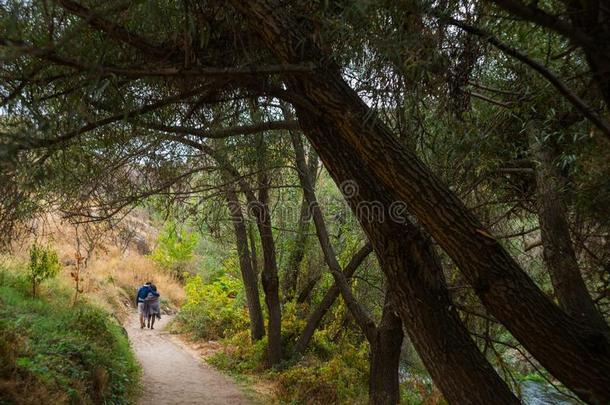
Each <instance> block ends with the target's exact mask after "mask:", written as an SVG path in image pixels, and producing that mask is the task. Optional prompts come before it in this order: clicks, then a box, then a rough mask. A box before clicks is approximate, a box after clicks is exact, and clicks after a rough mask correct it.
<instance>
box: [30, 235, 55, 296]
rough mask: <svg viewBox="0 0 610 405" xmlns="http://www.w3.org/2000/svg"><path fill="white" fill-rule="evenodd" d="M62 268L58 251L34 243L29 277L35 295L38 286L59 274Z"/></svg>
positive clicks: (31, 249) (31, 251) (31, 250)
mask: <svg viewBox="0 0 610 405" xmlns="http://www.w3.org/2000/svg"><path fill="white" fill-rule="evenodd" d="M60 269H61V266H60V265H59V259H58V258H57V252H55V251H54V250H53V249H51V248H49V247H43V246H40V245H38V244H37V243H34V244H33V245H32V247H31V248H30V263H29V264H28V278H29V280H30V283H31V285H32V295H33V296H34V297H35V296H36V294H37V291H38V286H40V284H41V283H42V282H43V281H45V280H48V279H50V278H53V277H55V276H57V274H58V273H59V270H60Z"/></svg>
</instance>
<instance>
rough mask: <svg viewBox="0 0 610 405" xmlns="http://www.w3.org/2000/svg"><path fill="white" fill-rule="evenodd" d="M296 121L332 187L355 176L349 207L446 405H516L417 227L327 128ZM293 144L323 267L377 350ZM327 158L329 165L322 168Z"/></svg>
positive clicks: (373, 334) (311, 121)
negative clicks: (373, 211) (369, 207)
mask: <svg viewBox="0 0 610 405" xmlns="http://www.w3.org/2000/svg"><path fill="white" fill-rule="evenodd" d="M299 121H300V122H301V123H302V125H303V128H304V130H305V131H306V133H307V134H308V136H309V137H310V138H311V139H313V142H314V146H315V147H316V149H317V150H318V152H319V155H320V157H321V158H322V160H323V161H324V164H325V165H327V167H328V168H329V171H330V173H331V175H332V176H333V179H334V180H335V182H336V183H337V184H343V183H344V182H345V181H348V180H349V181H351V179H353V178H354V176H359V179H360V180H361V182H360V183H359V185H360V186H361V187H360V189H359V190H358V192H356V193H352V194H351V195H350V198H349V199H348V202H349V203H350V206H351V207H352V210H353V211H354V212H355V214H356V216H357V217H358V219H359V220H360V224H361V225H362V226H363V228H364V230H365V231H366V233H367V234H368V236H369V240H371V242H372V245H373V248H374V249H375V253H376V254H377V257H378V259H379V263H380V265H381V268H382V270H383V272H384V273H385V275H386V277H387V279H388V282H389V283H392V285H393V286H394V287H395V289H396V298H397V300H396V302H397V310H398V311H399V313H400V316H401V318H402V320H403V323H404V326H405V328H406V329H407V332H408V333H409V336H410V337H411V340H412V341H413V344H414V346H415V348H416V350H417V351H418V352H419V353H420V356H421V358H422V360H423V361H424V364H425V365H426V368H427V369H428V371H429V372H430V375H431V376H432V378H433V379H434V382H435V383H436V384H437V386H438V387H439V388H440V390H441V391H442V392H443V394H444V395H445V397H446V398H447V400H448V401H450V402H453V403H480V404H489V403H494V404H516V403H518V401H517V399H516V398H515V396H514V395H513V394H512V392H511V391H510V389H509V388H508V387H507V386H506V384H505V383H504V381H502V379H501V378H500V377H499V376H498V375H497V373H496V372H495V370H494V369H493V367H492V366H491V364H489V362H487V360H486V359H485V357H484V356H483V355H482V353H481V352H480V351H479V349H478V348H477V346H476V345H475V343H474V342H473V341H472V339H471V338H470V335H469V333H468V330H466V328H465V327H464V325H463V324H462V322H461V320H460V319H459V316H458V314H457V312H456V310H455V308H454V307H453V305H452V302H451V299H450V297H449V294H448V291H447V288H446V285H445V280H444V275H443V271H442V268H441V267H440V263H439V262H438V260H437V259H436V257H435V256H434V253H433V251H432V249H431V247H430V246H429V243H428V242H427V241H426V240H425V239H424V238H423V236H422V235H421V234H420V233H419V231H418V230H417V228H416V227H414V226H413V225H411V224H410V223H408V221H407V219H406V218H405V217H402V216H400V215H397V212H396V211H395V209H392V208H391V207H392V204H391V202H390V201H389V200H388V199H387V198H386V197H385V196H387V190H385V189H384V188H383V187H381V185H379V183H377V181H376V180H375V179H374V178H373V177H372V176H371V175H370V173H369V172H368V170H367V169H366V167H362V166H361V165H360V164H359V162H358V160H357V159H354V151H353V150H352V149H351V147H350V146H349V145H347V144H345V143H344V142H342V141H341V140H340V139H339V138H338V137H335V136H333V133H332V132H330V131H329V129H328V128H329V127H328V126H327V125H324V123H323V122H320V120H318V119H311V118H310V117H309V116H307V115H306V114H300V115H299ZM292 141H293V144H294V145H295V154H296V156H297V159H296V162H297V168H298V169H299V177H300V179H301V183H302V185H303V190H304V192H305V196H306V197H307V199H308V202H309V204H310V206H311V207H312V216H313V220H314V224H315V225H316V232H317V234H318V239H319V240H320V246H321V247H322V250H323V251H324V252H325V258H326V259H327V263H328V265H329V267H330V268H331V272H332V274H333V276H334V277H335V282H336V283H337V285H338V287H339V290H340V292H341V295H342V296H343V298H344V300H345V302H346V305H347V306H348V308H349V309H350V312H351V313H352V315H354V318H356V321H357V322H358V324H359V326H360V327H361V329H362V330H363V332H364V334H365V336H366V337H367V340H368V341H369V342H375V340H376V336H377V331H376V328H375V326H374V324H373V325H372V326H371V325H370V323H371V322H370V321H368V320H367V319H365V318H366V317H365V315H364V314H362V313H361V312H362V311H359V308H358V307H357V306H356V305H355V304H354V303H353V300H352V299H351V297H350V293H349V289H347V290H348V291H346V287H345V281H344V278H342V276H343V275H342V274H341V275H340V276H339V275H338V274H337V273H339V272H338V271H337V270H336V267H337V266H338V264H337V263H336V259H335V260H334V261H333V255H332V248H329V247H328V245H329V243H328V235H327V233H326V231H325V226H324V222H323V218H322V215H321V212H320V207H319V206H318V204H317V202H316V200H315V194H314V193H313V189H312V188H311V186H309V185H308V183H307V178H306V177H305V176H303V173H304V171H303V170H302V159H301V158H300V157H299V155H300V153H299V149H301V148H300V147H299V142H300V138H298V137H296V136H295V135H293V136H292ZM333 150H340V151H341V154H333V153H331V151H333ZM329 156H332V159H329V160H325V157H329ZM373 201H374V202H375V203H376V204H377V207H378V208H380V209H381V210H382V212H378V214H380V216H379V217H371V216H367V215H366V213H367V212H370V211H366V210H363V209H362V207H363V204H367V203H368V202H373Z"/></svg>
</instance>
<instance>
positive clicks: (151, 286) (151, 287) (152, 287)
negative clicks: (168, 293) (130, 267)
mask: <svg viewBox="0 0 610 405" xmlns="http://www.w3.org/2000/svg"><path fill="white" fill-rule="evenodd" d="M150 289H151V290H153V291H154V292H157V286H156V285H154V284H151V285H150Z"/></svg>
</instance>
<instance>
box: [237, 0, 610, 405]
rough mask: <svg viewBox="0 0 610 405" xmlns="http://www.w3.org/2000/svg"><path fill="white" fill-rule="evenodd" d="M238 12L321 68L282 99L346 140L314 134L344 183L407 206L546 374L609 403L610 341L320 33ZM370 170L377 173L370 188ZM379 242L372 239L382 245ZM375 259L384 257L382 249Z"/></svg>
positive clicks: (296, 57) (295, 58)
mask: <svg viewBox="0 0 610 405" xmlns="http://www.w3.org/2000/svg"><path fill="white" fill-rule="evenodd" d="M231 4H232V5H233V6H234V7H235V8H236V9H237V10H238V11H240V12H241V13H242V14H243V15H244V16H245V17H246V20H247V21H248V23H249V24H250V27H251V28H252V29H253V30H254V31H255V32H256V33H257V34H258V35H259V36H260V38H261V39H262V41H263V42H264V43H265V44H266V45H267V47H268V48H269V49H270V50H271V51H272V52H273V53H274V54H275V55H276V57H277V58H278V59H279V60H280V61H281V62H283V63H300V62H302V61H308V62H315V63H318V69H317V71H316V72H315V73H314V74H304V75H300V76H299V77H298V78H297V77H294V78H291V76H290V75H289V74H288V75H287V84H288V91H287V92H285V93H282V95H283V97H284V98H286V99H287V100H288V101H290V102H292V103H293V105H294V106H295V108H296V110H297V112H298V113H299V114H298V115H299V118H301V116H303V115H304V114H311V113H314V115H315V119H316V120H318V121H320V122H323V123H324V125H325V126H326V127H327V128H328V130H330V131H329V134H328V136H330V137H331V138H337V140H340V141H341V144H340V145H335V147H334V148H330V149H329V148H327V145H328V144H330V143H331V141H333V140H334V139H316V134H315V133H313V132H309V133H308V135H307V136H308V137H309V138H310V140H311V141H312V144H313V145H314V148H315V149H316V151H317V152H318V155H319V156H320V158H321V159H322V160H323V161H324V164H325V165H326V166H327V168H329V171H330V172H331V174H332V175H333V176H334V177H335V180H339V181H342V180H346V179H347V178H349V179H352V180H354V179H355V180H358V181H359V182H361V183H362V187H363V188H364V187H366V188H367V189H371V190H372V189H374V188H373V186H374V184H373V183H375V184H379V185H380V186H382V187H383V192H384V193H385V194H384V196H386V197H388V198H390V199H394V200H401V201H403V202H404V203H406V204H407V206H408V208H409V211H410V212H411V213H412V214H413V215H415V216H416V217H417V219H418V221H419V222H420V223H421V224H422V225H423V226H424V228H425V229H426V230H427V231H428V232H429V233H430V235H431V236H432V237H434V239H435V240H436V242H437V243H438V244H439V245H440V246H441V247H442V248H443V249H444V250H445V251H446V252H447V254H448V255H449V256H450V257H451V258H452V259H453V261H454V262H455V263H456V264H457V266H458V267H459V269H460V270H461V271H462V273H463V274H464V276H465V278H466V279H467V280H468V282H469V283H470V285H472V286H473V288H474V290H475V292H476V294H477V295H478V296H479V298H480V299H481V301H482V303H483V304H484V305H485V306H486V307H487V309H488V310H489V312H490V313H491V314H492V315H494V316H495V317H496V318H497V319H498V320H499V321H500V322H502V324H503V325H504V326H505V327H506V328H507V329H508V330H509V331H510V332H511V333H512V334H513V336H515V338H517V339H518V340H519V341H520V342H521V343H522V344H523V345H524V347H525V348H526V349H527V350H528V351H529V352H530V353H531V354H532V355H533V356H534V357H535V358H536V359H537V360H538V361H539V362H540V363H541V364H542V365H543V366H544V367H545V368H546V369H547V370H549V371H550V372H551V373H552V374H553V375H554V376H555V377H556V378H557V379H559V380H560V381H561V382H563V383H564V384H565V385H566V386H567V387H569V388H570V389H572V390H573V391H574V392H575V393H576V394H577V395H578V396H579V397H580V398H582V399H583V400H586V401H590V402H608V401H610V337H608V336H606V335H605V334H603V333H601V332H600V331H599V330H597V329H594V328H591V327H588V326H587V325H585V324H583V323H582V322H580V321H579V320H576V319H574V318H573V317H571V316H569V315H568V314H566V313H565V312H564V311H563V310H561V309H560V308H559V307H558V306H557V305H555V304H554V303H553V302H552V301H551V300H550V299H549V298H548V297H546V296H545V294H544V293H543V292H542V291H541V290H540V289H539V288H538V287H537V286H536V284H535V283H534V282H533V281H532V279H531V278H530V277H529V276H528V275H527V274H526V273H525V272H524V271H523V269H521V267H520V266H519V264H518V263H517V262H516V261H515V260H514V259H513V258H512V257H511V256H510V255H509V254H508V253H507V251H506V250H505V249H504V248H503V247H502V245H501V244H500V243H499V242H498V241H497V240H496V239H494V238H493V236H491V235H490V234H489V232H488V231H486V230H485V228H484V226H483V225H482V223H481V222H480V221H479V220H478V219H477V218H476V217H475V216H474V215H473V214H472V212H470V211H469V210H468V209H467V208H466V207H465V205H464V204H463V203H462V202H461V201H460V200H459V199H458V197H457V196H456V195H455V194H454V193H453V192H452V191H451V190H450V189H449V188H448V187H447V186H446V185H445V184H444V183H443V182H442V181H441V180H440V179H439V178H438V177H437V176H436V175H434V173H432V172H431V171H430V169H429V168H427V167H426V166H425V165H424V164H423V163H422V162H421V160H420V159H419V158H418V157H417V156H416V155H415V154H414V153H413V152H411V151H409V150H407V149H405V148H404V147H403V146H402V145H401V144H400V143H399V142H398V141H397V139H396V138H395V137H394V136H393V135H392V134H391V132H390V131H389V129H388V128H387V126H386V125H384V124H383V123H382V122H381V120H379V119H378V118H377V117H376V116H375V114H374V113H373V112H372V111H371V109H370V108H369V107H368V106H367V105H366V104H365V103H364V102H363V101H362V100H361V99H360V97H359V96H358V94H357V93H356V92H354V91H353V89H351V88H350V87H349V85H348V84H347V83H346V82H345V81H344V80H343V78H342V77H341V74H340V70H339V69H338V67H337V66H335V65H334V63H332V62H330V58H328V57H327V55H324V54H323V53H322V51H320V49H319V48H318V46H317V44H316V43H315V42H314V40H315V38H317V36H316V35H314V34H313V28H312V27H311V26H309V25H308V24H307V23H303V21H301V20H300V21H299V22H297V21H295V20H294V19H293V18H291V16H290V15H289V14H288V13H287V11H286V10H287V9H286V8H283V7H282V6H281V5H280V4H278V3H277V2H276V1H271V0H256V1H248V2H240V1H237V0H231ZM337 146H338V148H337ZM346 150H349V151H350V152H349V154H350V157H349V158H350V159H353V160H354V161H355V162H358V166H359V169H360V170H359V171H360V172H359V171H354V172H351V175H350V176H349V177H347V178H345V177H343V176H339V175H338V173H337V169H336V168H335V166H334V165H333V161H338V160H339V159H341V158H342V157H343V156H345V155H347V154H348V152H346ZM364 168H367V169H368V170H367V171H369V172H370V174H371V176H370V178H369V179H367V180H366V181H363V180H364V175H363V173H362V171H363V169H364ZM372 197H373V198H375V197H376V196H375V195H373V196H372ZM373 236H375V235H373V234H372V233H371V234H369V237H370V238H371V242H373V244H374V245H375V241H374V240H373ZM375 251H376V252H377V253H378V255H379V254H380V253H382V251H377V247H376V248H375ZM381 259H382V258H381V257H380V260H381ZM401 316H402V314H401ZM403 320H404V318H403ZM422 355H423V353H422ZM452 373H454V374H455V371H453V372H452ZM437 383H439V385H440V383H441V381H438V382H437ZM475 386H477V388H480V387H481V384H478V383H477V384H476V385H475ZM456 388H457V387H456ZM445 394H446V395H447V393H445Z"/></svg>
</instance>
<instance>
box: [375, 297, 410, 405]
mask: <svg viewBox="0 0 610 405" xmlns="http://www.w3.org/2000/svg"><path fill="white" fill-rule="evenodd" d="M393 295H394V292H393V291H392V289H390V288H387V289H386V296H385V303H384V305H383V312H382V314H381V322H380V323H379V326H378V327H377V337H376V339H375V342H374V343H373V344H371V359H370V373H369V404H371V405H379V404H387V405H396V404H398V403H400V386H399V381H398V366H399V364H400V351H401V348H402V339H403V331H402V322H401V320H400V317H399V316H398V314H397V313H396V312H394V311H395V303H394V302H393Z"/></svg>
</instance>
